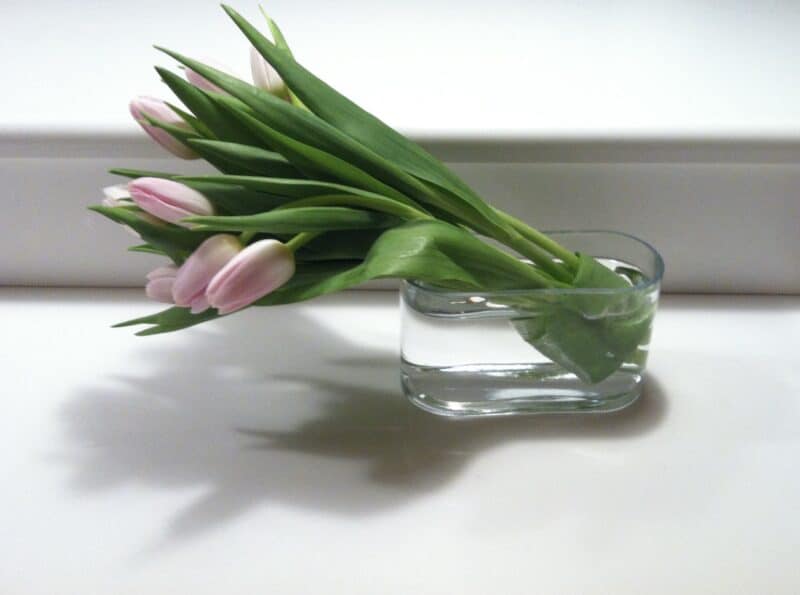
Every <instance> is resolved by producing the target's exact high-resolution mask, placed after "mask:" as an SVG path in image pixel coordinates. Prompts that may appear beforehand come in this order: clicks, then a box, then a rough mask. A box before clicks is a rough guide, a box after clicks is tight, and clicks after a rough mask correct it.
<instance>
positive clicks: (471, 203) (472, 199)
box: [223, 4, 507, 229]
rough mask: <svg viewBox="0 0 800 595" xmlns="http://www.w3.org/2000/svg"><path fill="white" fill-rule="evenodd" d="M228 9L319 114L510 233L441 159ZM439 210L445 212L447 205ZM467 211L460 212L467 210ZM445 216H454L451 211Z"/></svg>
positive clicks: (301, 96) (267, 57)
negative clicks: (345, 94)
mask: <svg viewBox="0 0 800 595" xmlns="http://www.w3.org/2000/svg"><path fill="white" fill-rule="evenodd" d="M223 8H224V9H225V11H226V12H227V13H228V15H229V16H230V17H231V19H232V20H233V21H234V22H235V23H236V25H237V26H238V27H239V29H240V30H241V31H242V32H243V33H244V34H245V36H246V37H247V38H248V40H250V42H251V43H252V44H253V46H254V47H255V48H256V49H257V50H258V51H259V53H261V55H262V56H264V58H265V59H266V60H267V61H268V62H269V63H270V64H272V66H273V67H274V68H275V70H277V71H278V73H279V74H280V75H281V77H282V78H283V80H284V81H285V82H286V83H287V84H288V85H289V88H291V89H292V91H293V92H294V93H295V94H296V95H297V96H298V97H299V98H300V100H301V101H302V102H303V104H304V105H306V106H307V107H308V108H309V109H310V110H311V111H312V112H313V113H314V114H316V115H317V116H319V117H320V118H321V119H323V120H325V121H326V122H328V123H329V124H331V125H332V126H334V127H335V128H336V129H338V130H340V131H341V132H343V133H345V134H346V135H348V136H350V137H351V138H352V139H354V140H356V141H358V142H359V143H361V144H362V145H363V146H365V147H367V148H369V149H370V150H371V151H373V152H374V153H376V154H378V155H379V156H381V157H383V158H384V159H385V160H387V161H388V162H390V163H392V164H395V165H396V166H398V167H399V168H401V169H403V170H405V171H407V172H409V173H411V174H412V175H413V176H416V177H417V178H420V179H422V180H425V181H427V182H430V183H432V184H434V185H435V186H437V187H440V188H444V189H446V190H448V191H449V192H450V193H451V195H452V197H455V198H458V199H459V200H460V201H461V202H462V203H463V206H466V207H468V208H470V209H472V210H474V211H475V213H476V214H477V215H478V216H479V217H480V218H481V219H482V220H483V221H485V222H487V223H488V224H490V225H493V226H495V227H497V228H498V229H506V228H507V225H506V224H505V222H503V221H502V220H500V219H499V218H498V217H497V215H496V214H495V213H494V211H493V210H492V208H491V207H490V206H489V205H488V204H486V202H484V201H483V199H481V198H480V197H479V196H478V195H477V194H475V192H474V191H472V189H471V188H469V186H467V185H466V184H465V183H464V182H463V181H461V180H460V179H459V178H458V176H456V175H455V174H454V173H453V172H452V171H450V170H449V169H448V168H447V167H445V166H444V165H443V164H442V163H441V162H440V161H439V160H438V159H436V158H435V157H433V156H432V155H430V154H429V153H427V152H426V151H425V150H424V149H422V148H421V147H420V146H418V145H416V144H415V143H413V142H411V141H410V140H408V139H407V138H406V137H405V136H403V135H402V134H400V133H399V132H397V131H395V130H394V129H393V128H391V127H390V126H388V125H387V124H385V123H384V122H382V121H381V120H379V119H378V118H376V117H375V116H373V115H372V114H370V113H369V112H367V111H365V110H364V109H362V108H360V107H359V106H358V105H356V104H355V103H353V102H352V101H350V100H349V99H348V98H346V97H345V96H343V95H342V94H340V93H338V92H337V91H336V90H335V89H333V88H332V87H330V86H329V85H328V84H327V83H325V82H324V81H323V80H321V79H319V78H317V77H316V76H314V75H313V74H312V73H311V72H309V71H308V70H306V69H305V68H304V67H303V66H301V65H300V64H299V63H297V62H296V61H295V60H294V58H293V57H292V55H291V54H290V53H289V52H287V51H286V50H283V49H281V48H279V47H277V46H276V45H275V44H273V43H272V42H271V41H270V40H269V39H267V38H266V37H264V36H263V35H262V34H261V33H260V32H259V31H258V30H257V29H256V28H255V27H253V26H252V25H251V24H250V23H249V22H248V21H247V20H246V19H245V18H244V17H242V16H241V15H240V14H239V13H237V12H236V11H235V10H233V9H232V8H230V7H229V6H226V5H224V4H223ZM415 198H416V197H415ZM435 206H437V207H442V205H441V204H436V205H435ZM463 206H462V209H459V210H463ZM445 210H448V211H449V212H453V211H451V210H450V209H445ZM467 219H468V220H469V219H471V217H467Z"/></svg>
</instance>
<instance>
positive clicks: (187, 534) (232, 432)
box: [0, 289, 800, 595]
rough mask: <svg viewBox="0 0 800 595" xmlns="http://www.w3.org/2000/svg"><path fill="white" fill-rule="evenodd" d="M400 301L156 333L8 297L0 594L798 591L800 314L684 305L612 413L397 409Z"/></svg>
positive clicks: (84, 304)
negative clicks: (443, 414) (637, 392)
mask: <svg viewBox="0 0 800 595" xmlns="http://www.w3.org/2000/svg"><path fill="white" fill-rule="evenodd" d="M396 301H397V299H396V295H394V294H392V293H388V292H385V293H384V292H357V293H349V294H344V295H340V296H335V297H333V298H329V299H324V300H320V301H316V302H313V303H309V304H304V305H298V306H293V307H284V308H280V309H259V310H251V311H248V312H246V313H243V314H241V315H237V316H234V317H230V318H228V319H225V320H223V321H219V322H217V323H213V324H210V325H206V326H204V327H197V328H195V329H193V330H190V331H187V332H183V333H178V334H173V335H165V336H161V337H153V338H138V337H134V336H132V334H131V332H130V329H117V330H112V329H109V328H108V325H109V324H111V323H113V322H117V321H119V320H122V319H125V318H129V317H132V316H134V315H137V314H141V313H145V312H148V311H150V310H152V309H153V306H152V304H148V303H146V302H145V300H144V299H143V298H142V297H140V295H139V293H138V292H131V291H125V290H53V289H50V290H35V289H28V290H25V289H5V290H1V291H0V328H2V329H3V342H2V350H0V372H1V373H2V377H3V395H2V396H3V399H2V402H3V415H2V416H0V527H2V531H0V560H1V561H0V592H3V593H13V594H15V595H28V594H34V593H36V594H48V595H49V594H52V593H83V594H87V595H92V594H105V593H115V594H128V593H137V594H138V593H193V594H197V595H200V594H205V593H208V594H211V593H214V594H217V593H227V594H231V595H234V594H239V593H256V592H259V593H264V592H271V593H281V594H292V593H315V592H316V593H343V594H348V595H354V594H359V593H369V594H373V593H376V592H380V593H398V594H400V593H403V594H407V593H420V594H422V593H448V594H450V593H465V594H468V593H503V594H508V593H526V594H527V593H614V594H622V593H637V594H639V593H678V592H680V593H703V594H709V593H720V594H723V593H724V594H728V593H733V592H746V593H796V592H797V590H798V588H799V587H800V568H799V567H798V564H797V550H798V546H800V474H798V473H797V461H798V457H800V375H799V374H798V363H800V356H798V347H800V297H785V298H780V297H758V298H757V297H709V296H706V297H702V296H698V297H680V296H676V297H672V296H669V297H667V298H666V299H665V300H664V302H663V308H662V310H661V312H660V313H659V315H658V317H657V319H656V330H655V337H654V346H653V354H652V359H651V365H650V376H649V380H648V384H647V389H646V393H645V395H644V397H643V398H642V399H641V400H640V401H639V402H638V403H637V404H636V405H634V406H633V407H632V408H630V409H628V410H626V411H624V412H621V413H618V414H611V415H605V416H571V417H569V416H568V417H539V418H532V417H528V418H516V419H501V420H494V421H488V422H486V421H484V422H480V421H479V422H467V423H463V422H462V423H458V422H451V421H447V420H442V419H439V418H435V417H432V416H429V415H428V414H425V413H422V412H419V411H417V410H415V409H414V408H413V407H412V406H410V405H408V404H407V403H406V402H405V401H404V399H403V397H402V396H401V394H400V392H399V386H398V378H397V375H398V370H397V351H398V318H397V313H396Z"/></svg>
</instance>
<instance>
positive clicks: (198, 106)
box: [156, 66, 258, 145]
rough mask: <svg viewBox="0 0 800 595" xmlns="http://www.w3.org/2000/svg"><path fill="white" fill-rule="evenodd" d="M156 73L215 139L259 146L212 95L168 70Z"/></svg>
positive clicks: (158, 70) (160, 68)
mask: <svg viewBox="0 0 800 595" xmlns="http://www.w3.org/2000/svg"><path fill="white" fill-rule="evenodd" d="M156 72H158V74H159V75H160V76H161V80H162V81H164V83H165V84H166V85H167V86H168V87H169V88H170V89H171V90H172V92H173V93H175V95H176V96H177V97H178V99H180V100H181V101H182V102H183V104H184V105H185V106H186V107H188V108H189V110H190V111H191V112H192V113H193V114H194V115H195V116H197V118H198V119H199V120H200V121H201V122H203V125H204V126H206V127H208V129H209V130H210V131H211V132H212V133H213V135H214V136H215V137H217V138H218V139H220V140H225V141H231V142H236V143H241V144H245V145H252V144H257V142H258V140H257V139H256V138H255V137H254V136H253V135H252V134H251V133H250V131H248V130H247V128H246V127H244V126H242V125H241V123H240V122H239V121H238V120H236V119H235V118H232V117H231V116H230V114H229V113H228V112H226V111H224V110H222V109H220V107H219V105H218V103H217V102H215V101H214V100H213V99H212V98H211V97H210V95H211V94H210V93H207V92H205V91H203V90H202V89H199V88H197V87H195V86H194V85H192V84H191V83H190V82H188V81H186V80H185V79H184V78H182V77H181V76H179V75H177V74H175V73H174V72H171V71H169V70H167V69H166V68H162V67H160V66H156Z"/></svg>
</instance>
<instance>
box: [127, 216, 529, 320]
mask: <svg viewBox="0 0 800 595" xmlns="http://www.w3.org/2000/svg"><path fill="white" fill-rule="evenodd" d="M387 277H394V278H402V279H417V280H419V281H423V282H426V283H431V284H436V285H439V286H443V287H449V288H451V289H463V290H467V289H476V290H485V289H486V288H496V289H522V288H526V287H531V286H535V285H537V284H539V283H541V278H540V277H539V273H538V272H537V271H536V270H535V269H534V268H533V267H531V266H529V265H526V264H524V263H522V262H520V261H519V260H518V259H516V258H515V257H513V256H511V255H509V254H507V253H505V252H502V251H500V250H498V249H497V248H494V247H492V246H490V245H489V244H486V243H484V242H482V241H480V240H479V239H478V238H476V237H475V236H474V235H472V234H470V233H467V232H465V231H463V230H461V229H459V228H458V227H455V226H452V225H450V224H447V223H442V222H440V221H415V222H410V223H406V224H404V225H401V226H398V227H394V228H391V229H389V230H387V231H385V232H383V234H381V235H380V237H378V239H377V240H376V241H375V242H374V243H373V244H372V247H371V248H370V250H369V252H368V253H367V257H366V259H365V260H364V261H363V262H358V261H349V260H336V261H330V262H298V263H297V270H296V272H295V275H294V277H292V279H290V280H289V282H288V283H287V284H286V285H284V286H283V287H281V288H279V289H278V290H276V291H274V292H273V293H271V294H269V295H267V296H265V297H263V298H262V299H260V300H258V301H257V302H256V303H255V304H254V305H256V306H276V305H280V304H289V303H294V302H299V301H302V300H307V299H311V298H314V297H317V296H320V295H324V294H327V293H332V292H335V291H341V290H343V289H348V288H350V287H354V286H356V285H359V284H361V283H364V282H366V281H369V280H371V279H379V278H387ZM216 317H217V315H216V314H215V313H214V311H213V310H208V311H206V312H205V313H203V314H198V315H192V314H190V313H189V310H188V309H187V308H170V309H169V310H165V311H164V312H160V313H158V314H154V315H151V316H145V317H142V318H136V319H134V320H129V321H127V322H124V323H121V324H119V325H117V326H130V325H136V324H150V325H153V326H151V328H148V329H146V330H144V331H141V332H139V333H137V334H139V335H154V334H158V333H164V332H170V331H174V330H179V329H182V328H186V327H189V326H192V325H194V324H197V323H199V322H205V321H206V320H211V319H213V318H216Z"/></svg>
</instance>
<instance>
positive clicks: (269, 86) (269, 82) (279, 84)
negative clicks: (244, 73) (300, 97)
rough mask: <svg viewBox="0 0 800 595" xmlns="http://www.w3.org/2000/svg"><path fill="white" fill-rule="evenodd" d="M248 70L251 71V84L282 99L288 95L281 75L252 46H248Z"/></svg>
mask: <svg viewBox="0 0 800 595" xmlns="http://www.w3.org/2000/svg"><path fill="white" fill-rule="evenodd" d="M250 70H251V71H252V73H253V84H254V85H255V86H256V87H260V88H261V89H264V90H265V91H269V92H270V93H272V94H273V95H275V96H277V97H282V98H284V99H286V98H287V97H288V96H289V92H288V90H287V89H286V83H284V82H283V79H282V78H281V75H279V74H278V71H277V70H275V69H274V68H273V67H272V64H270V63H269V62H267V61H266V60H265V59H264V56H262V55H261V54H259V53H258V50H256V48H254V47H251V48H250Z"/></svg>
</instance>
